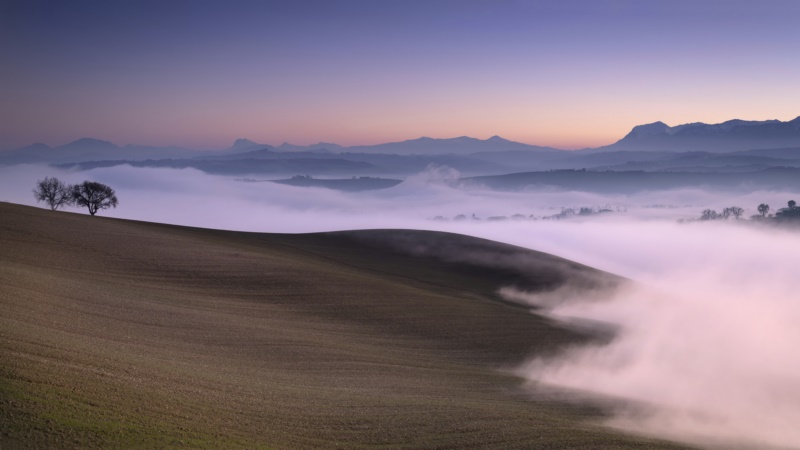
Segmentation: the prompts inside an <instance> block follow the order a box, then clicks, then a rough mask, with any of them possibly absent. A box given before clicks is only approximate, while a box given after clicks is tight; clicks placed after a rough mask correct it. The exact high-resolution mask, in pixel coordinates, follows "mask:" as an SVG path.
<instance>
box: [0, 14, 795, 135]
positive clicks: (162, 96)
mask: <svg viewBox="0 0 800 450" xmlns="http://www.w3.org/2000/svg"><path fill="white" fill-rule="evenodd" d="M798 24H800V1H794V0H786V1H741V0H730V1H702V0H691V1H675V0H670V1H634V0H628V1H626V0H613V1H612V0H607V1H603V0H597V1H565V0H557V1H524V0H518V1H511V0H486V1H468V0H464V1H436V0H424V1H410V0H400V1H395V0H364V1H334V0H328V1H303V0H288V1H219V2H210V1H194V0H186V1H182V0H157V1H126V0H120V1H106V0H99V1H81V0H78V1H69V2H67V1H61V0H56V1H37V0H3V1H2V2H0V148H3V149H5V148H16V147H21V146H23V145H27V144H31V143H33V142H44V143H47V144H49V145H60V144H64V143H66V142H69V141H72V140H75V139H78V138H81V137H87V136H91V137H96V138H100V139H106V140H111V141H113V142H115V143H117V144H130V143H133V144H149V145H177V146H184V147H191V148H204V149H209V148H223V147H227V146H229V145H231V143H232V141H233V140H234V139H235V138H239V137H244V138H249V139H252V140H255V141H257V142H263V143H270V144H280V143H282V142H284V141H288V142H292V143H295V144H309V143H315V142H319V141H325V142H336V143H339V144H342V145H353V144H371V143H379V142H386V141H396V140H405V139H412V138H417V137H420V136H423V135H424V136H431V137H440V138H445V137H454V136H461V135H469V136H473V137H478V138H488V137H490V136H492V135H501V136H503V137H505V138H508V139H513V140H518V141H522V142H526V143H531V144H538V145H551V146H556V147H561V148H581V147H587V146H598V145H605V144H609V143H612V142H614V141H616V140H617V139H619V138H621V137H622V136H623V135H624V134H626V133H627V132H628V131H629V130H630V128H631V127H633V126H634V125H637V124H641V123H648V122H653V121H656V120H661V121H664V122H666V123H667V124H670V125H677V124H680V123H687V122H694V121H703V122H708V123H714V122H721V121H725V120H729V119H733V118H741V119H750V120H763V119H780V120H791V119H793V118H795V117H797V116H798V115H800V81H798V80H800V26H799V25H798Z"/></svg>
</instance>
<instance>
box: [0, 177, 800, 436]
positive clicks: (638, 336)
mask: <svg viewBox="0 0 800 450" xmlns="http://www.w3.org/2000/svg"><path fill="white" fill-rule="evenodd" d="M45 176H57V177H59V178H61V179H62V180H64V181H67V182H70V183H74V182H79V181H83V180H84V179H92V180H95V181H100V182H103V183H106V184H109V185H110V186H112V187H113V188H114V189H115V190H116V191H117V196H118V197H119V201H120V205H119V208H117V209H115V210H103V211H101V212H100V213H99V214H100V215H102V216H111V217H120V218H128V219H136V220H146V221H153V222H165V223H173V224H181V225H190V226H199V227H208V228H223V229H231V230H242V231H258V232H291V233H298V232H313V231H331V230H345V229H367V228H411V229H431V230H441V231H452V232H457V233H463V234H468V235H473V236H478V237H483V238H488V239H493V240H497V241H501V242H506V243H510V244H515V245H520V246H524V247H528V248H531V249H535V250H540V251H544V252H547V253H552V254H555V255H558V256H562V257H565V258H567V259H571V260H574V261H577V262H580V263H582V264H586V265H589V266H593V267H596V268H599V269H602V270H606V271H609V272H612V273H616V274H619V275H622V276H625V277H628V278H631V279H632V280H634V283H633V284H632V285H631V286H629V287H628V288H627V289H625V290H622V291H619V292H618V293H617V294H616V295H615V296H614V297H613V298H611V299H607V300H606V301H592V299H584V298H568V299H567V300H569V301H567V302H566V303H560V304H557V305H555V306H553V307H552V308H551V309H550V310H549V314H552V315H553V316H555V317H560V318H564V317H577V318H582V319H588V320H595V321H602V322H608V323H612V324H615V325H617V326H619V327H620V330H621V331H620V333H619V335H618V337H617V338H616V339H615V340H614V341H612V342H611V343H610V344H609V345H606V346H603V347H588V348H587V347H584V348H575V349H573V350H571V351H570V352H569V353H567V354H565V355H562V356H561V357H559V358H556V359H550V360H532V361H530V362H529V363H527V364H526V365H524V367H521V368H519V373H520V374H522V375H523V376H525V377H526V378H528V379H530V380H532V382H536V383H546V384H549V385H556V386H562V387H567V388H571V389H577V390H583V391H589V392H593V393H597V394H602V395H608V396H612V397H617V398H622V399H626V400H631V401H635V402H637V405H638V406H636V407H635V408H634V407H632V408H630V409H621V410H619V411H618V414H617V415H616V416H615V417H614V418H613V419H611V420H610V422H609V423H610V424H611V425H613V426H617V427H622V428H625V429H628V430H633V431H637V432H643V433H650V434H655V435H658V436H665V437H670V438H674V439H679V440H689V441H691V442H700V443H709V442H723V443H725V444H730V443H731V442H741V441H747V442H748V443H749V444H750V445H752V446H754V447H761V446H764V445H767V444H769V445H776V446H778V445H783V446H789V447H800V431H797V429H796V424H797V423H800V390H798V389H797V387H796V382H797V381H796V380H798V379H800V357H798V356H796V354H797V352H796V351H795V350H794V346H795V343H796V342H800V327H798V326H797V323H800V291H798V281H797V268H798V267H800V233H798V232H791V231H785V230H780V229H774V228H771V227H758V226H751V225H746V224H743V223H733V221H728V222H724V223H720V222H714V223H693V224H684V225H680V224H677V223H676V220H677V219H679V218H689V217H697V216H698V215H699V214H700V212H701V211H702V210H703V209H705V208H712V209H717V210H721V209H722V208H724V207H728V206H741V207H743V208H745V210H746V216H747V217H749V216H750V215H751V214H755V213H756V211H755V208H756V205H758V204H759V203H769V204H770V205H772V207H773V209H776V208H778V207H782V206H784V205H785V202H786V201H787V200H789V199H791V198H794V199H795V200H800V198H797V197H800V195H796V194H797V193H794V194H793V193H786V192H765V191H760V192H751V193H748V194H741V195H731V196H723V195H720V194H714V193H708V192H704V191H699V190H675V191H661V192H645V193H640V194H636V195H630V196H624V195H620V196H602V195H597V194H591V193H582V192H557V191H540V192H525V193H507V192H506V193H501V192H492V191H486V190H459V189H455V188H453V187H451V185H452V181H453V180H454V179H456V178H457V177H458V174H457V173H454V172H453V171H451V170H447V169H432V170H429V171H427V172H425V173H422V174H420V175H417V176H414V177H411V178H409V179H407V180H406V181H405V182H403V183H402V184H400V185H398V186H396V187H394V188H391V189H386V190H380V191H367V192H358V193H342V192H337V191H331V190H325V189H315V188H298V187H292V186H286V185H279V184H274V183H268V182H258V183H248V182H241V181H236V180H233V179H230V178H225V177H218V176H212V175H208V174H204V173H202V172H199V171H195V170H190V169H186V170H172V169H135V168H131V167H129V166H117V167H111V168H104V169H95V170H90V171H85V172H71V171H59V170H55V169H53V168H49V167H40V166H15V167H0V200H3V201H10V202H14V203H21V204H29V205H36V203H35V201H34V199H33V196H32V194H31V189H32V188H33V187H34V184H35V182H36V180H37V179H41V178H44V177H45ZM40 206H43V205H40ZM584 206H586V207H592V208H598V209H599V208H608V209H611V210H612V211H613V212H612V213H608V214H601V215H592V216H589V217H585V218H584V217H575V218H572V219H569V220H561V221H554V220H536V221H532V220H527V218H528V217H529V216H531V215H533V216H534V217H537V218H541V217H543V216H548V215H553V214H557V213H558V212H560V211H561V209H562V208H564V207H569V208H580V207H584ZM68 210H69V211H72V212H78V213H85V210H80V209H77V208H70V209H68ZM461 214H463V215H465V216H466V217H467V218H468V219H467V220H463V221H454V220H452V219H453V218H454V217H456V216H457V215H461ZM514 214H520V215H522V216H525V217H526V220H511V219H508V220H496V221H488V220H486V219H488V218H489V217H497V216H507V217H510V216H512V215H514ZM473 215H474V216H476V217H477V218H480V219H482V220H472V219H471V217H472V216H473ZM436 216H441V217H443V218H445V219H449V220H437V221H434V220H429V219H431V218H433V217H436ZM512 295H514V296H516V297H517V298H527V300H528V301H530V302H533V303H536V302H540V301H541V300H542V299H541V298H535V297H530V296H528V295H527V294H525V293H513V294H512ZM643 405H644V406H643Z"/></svg>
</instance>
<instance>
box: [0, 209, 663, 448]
mask: <svg viewBox="0 0 800 450" xmlns="http://www.w3.org/2000/svg"><path fill="white" fill-rule="evenodd" d="M0 269H1V270H0V361H2V363H0V431H2V433H0V446H2V447H3V448H6V447H9V448H11V447H15V448H16V447H59V448H70V447H82V448H86V447H97V448H108V447H129V446H135V447H150V448H152V447H164V446H170V447H172V446H189V447H215V448H231V447H247V448H253V447H258V446H264V447H268V448H272V447H276V448H311V447H327V448H329V447H364V446H377V447H393V448H397V447H411V448H422V447H458V446H468V445H469V446H471V447H494V448H497V447H504V448H513V447H519V448H531V447H544V446H546V447H549V448H559V447H562V448H581V447H583V448H597V447H609V448H610V447H614V448H622V447H635V446H640V445H642V444H643V443H645V444H647V445H649V446H656V445H663V444H659V443H657V442H653V441H647V440H642V439H640V438H634V437H629V436H625V435H621V434H618V433H616V432H613V431H611V430H607V429H604V428H601V427H599V426H595V425H592V424H591V423H590V421H587V419H591V418H597V417H598V414H599V412H598V411H597V410H596V409H595V408H591V407H584V406H576V405H574V404H573V405H566V404H559V403H556V402H554V401H551V400H546V399H544V398H535V397H533V398H532V397H531V396H530V395H525V394H524V393H523V392H522V391H521V389H520V380H519V379H517V378H515V377H512V376H510V375H507V374H504V373H502V372H500V371H497V370H496V368H497V367H499V366H500V365H503V364H513V363H516V362H518V361H520V360H521V359H522V358H524V357H526V356H528V355H529V354H530V353H532V352H543V351H552V350H553V349H555V348H557V347H559V346H561V345H565V344H568V343H571V342H576V341H577V340H581V339H585V337H583V336H579V335H576V334H575V333H574V332H571V331H568V330H565V329H562V328H558V327H556V326H555V325H554V324H552V323H550V322H549V321H547V320H546V319H543V318H541V317H539V316H536V315H534V314H530V313H529V312H528V311H527V310H526V309H524V308H522V307H518V306H516V305H511V304H508V303H504V302H502V301H501V300H500V299H499V298H497V297H496V295H495V291H496V289H497V288H499V287H500V286H502V285H509V284H513V285H517V286H520V287H523V288H527V289H548V288H552V287H555V286H557V285H560V284H562V283H565V282H566V283H572V282H575V283H580V284H582V285H584V286H587V287H593V286H598V285H604V284H606V283H612V284H613V283H614V282H616V279H615V278H613V277H611V276H609V275H605V274H602V273H600V272H597V271H594V270H593V269H590V268H587V267H584V266H580V265H578V264H575V263H571V262H569V261H565V260H563V259H560V258H555V257H552V256H548V255H544V254H541V253H537V252H531V251H528V250H524V249H520V248H517V247H512V246H507V245H502V244H497V243H493V242H490V241H484V240H479V239H473V238H468V237H465V236H458V235H449V234H443V233H429V232H414V231H401V230H380V231H357V232H341V233H319V234H308V235H274V234H258V233H237V232H227V231H216V230H206V229H196V228H185V227H177V226H169V225H160V224H151V223H142V222H134V221H124V220H115V219H108V218H102V217H88V216H84V215H79V214H71V213H63V212H51V211H45V210H40V209H36V208H30V207H24V206H17V205H10V204H5V203H0Z"/></svg>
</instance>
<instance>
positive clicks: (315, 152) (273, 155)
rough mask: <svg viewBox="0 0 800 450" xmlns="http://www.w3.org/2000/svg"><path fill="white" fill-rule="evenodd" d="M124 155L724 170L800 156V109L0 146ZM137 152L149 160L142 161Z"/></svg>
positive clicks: (279, 169)
mask: <svg viewBox="0 0 800 450" xmlns="http://www.w3.org/2000/svg"><path fill="white" fill-rule="evenodd" d="M312 160H314V161H312ZM322 160H324V161H322ZM127 161H131V162H139V164H137V165H145V166H161V167H163V166H168V167H197V168H201V167H202V168H201V170H206V168H210V169H209V170H210V171H214V172H218V173H248V170H251V172H250V173H253V172H252V170H254V169H255V168H258V170H257V172H258V173H286V174H291V173H303V170H302V169H303V167H309V171H308V172H307V173H314V174H325V172H326V171H325V166H326V164H333V165H334V166H335V167H336V171H335V172H336V173H348V170H351V169H353V170H358V173H354V174H353V175H376V174H391V175H400V174H404V173H413V172H416V171H419V170H422V169H424V168H425V167H427V166H428V165H430V164H438V165H447V166H450V167H453V168H456V169H458V170H461V171H463V172H466V173H471V174H480V173H481V172H483V173H484V174H486V173H496V174H499V173H504V172H505V173H508V172H509V171H524V170H551V169H568V168H592V169H596V168H602V169H606V170H674V169H676V168H680V169H685V168H689V169H691V168H693V167H700V168H703V167H709V166H710V167H717V168H720V170H728V168H730V167H732V168H733V169H731V170H730V171H737V170H739V169H738V168H739V167H751V168H757V169H761V168H765V167H773V166H791V167H794V166H796V165H798V164H800V117H798V118H796V119H794V120H791V121H788V122H782V121H779V120H765V121H744V120H730V121H727V122H723V123H720V124H710V125H709V124H704V123H690V124H684V125H678V126H674V127H670V126H668V125H666V124H665V123H663V122H655V123H651V124H646V125H639V126H636V127H634V128H633V129H632V130H631V132H630V133H628V134H627V135H626V136H625V137H623V138H622V139H620V140H619V141H617V142H616V143H614V144H611V145H607V146H604V147H598V148H590V149H584V150H576V151H565V150H559V149H556V148H552V147H542V146H536V145H529V144H524V143H521V142H515V141H511V140H508V139H504V138H501V137H499V136H493V137H491V138H489V139H476V138H471V137H467V136H461V137H456V138H450V139H434V138H429V137H422V138H418V139H412V140H407V141H402V142H389V143H384V144H376V145H358V146H349V147H345V146H341V145H338V144H334V143H325V142H320V143H318V144H312V145H307V146H300V145H292V144H289V143H283V144H281V145H278V146H272V145H269V144H260V143H257V142H254V141H251V140H248V139H237V140H236V141H235V142H234V143H233V145H232V146H231V147H230V148H227V149H224V150H219V151H197V150H191V149H186V148H180V147H153V146H141V145H126V146H117V145H115V144H113V143H111V142H108V141H102V140H98V139H91V138H84V139H79V140H77V141H75V142H71V143H69V144H65V145H61V146H57V147H49V146H47V145H45V144H40V143H38V144H33V145H30V146H27V147H23V148H21V149H17V150H11V151H5V152H0V164H5V165H8V164H23V163H39V164H41V163H45V164H61V165H64V164H67V165H69V164H76V163H86V162H93V165H94V166H97V165H114V164H119V163H123V162H127ZM144 161H148V162H147V163H146V164H145V163H142V162H144ZM212 161H214V162H213V163H212ZM246 161H250V163H248V162H246ZM252 161H257V163H255V164H254V163H252ZM269 161H271V162H269ZM312 169H313V170H312Z"/></svg>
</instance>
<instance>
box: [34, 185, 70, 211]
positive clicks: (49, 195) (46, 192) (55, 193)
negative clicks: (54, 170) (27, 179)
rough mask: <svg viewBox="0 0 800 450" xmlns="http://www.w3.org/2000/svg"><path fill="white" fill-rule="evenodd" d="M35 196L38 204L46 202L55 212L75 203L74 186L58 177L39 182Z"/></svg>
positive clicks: (35, 189)
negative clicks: (73, 196)
mask: <svg viewBox="0 0 800 450" xmlns="http://www.w3.org/2000/svg"><path fill="white" fill-rule="evenodd" d="M33 196H34V197H35V198H36V201H37V202H46V203H47V204H48V205H50V209H52V210H53V211H55V210H57V209H58V208H61V207H62V206H67V205H71V204H72V202H73V198H72V186H69V185H67V184H65V183H64V182H63V181H61V180H59V179H58V178H56V177H45V179H44V180H39V181H37V182H36V188H34V189H33Z"/></svg>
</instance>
